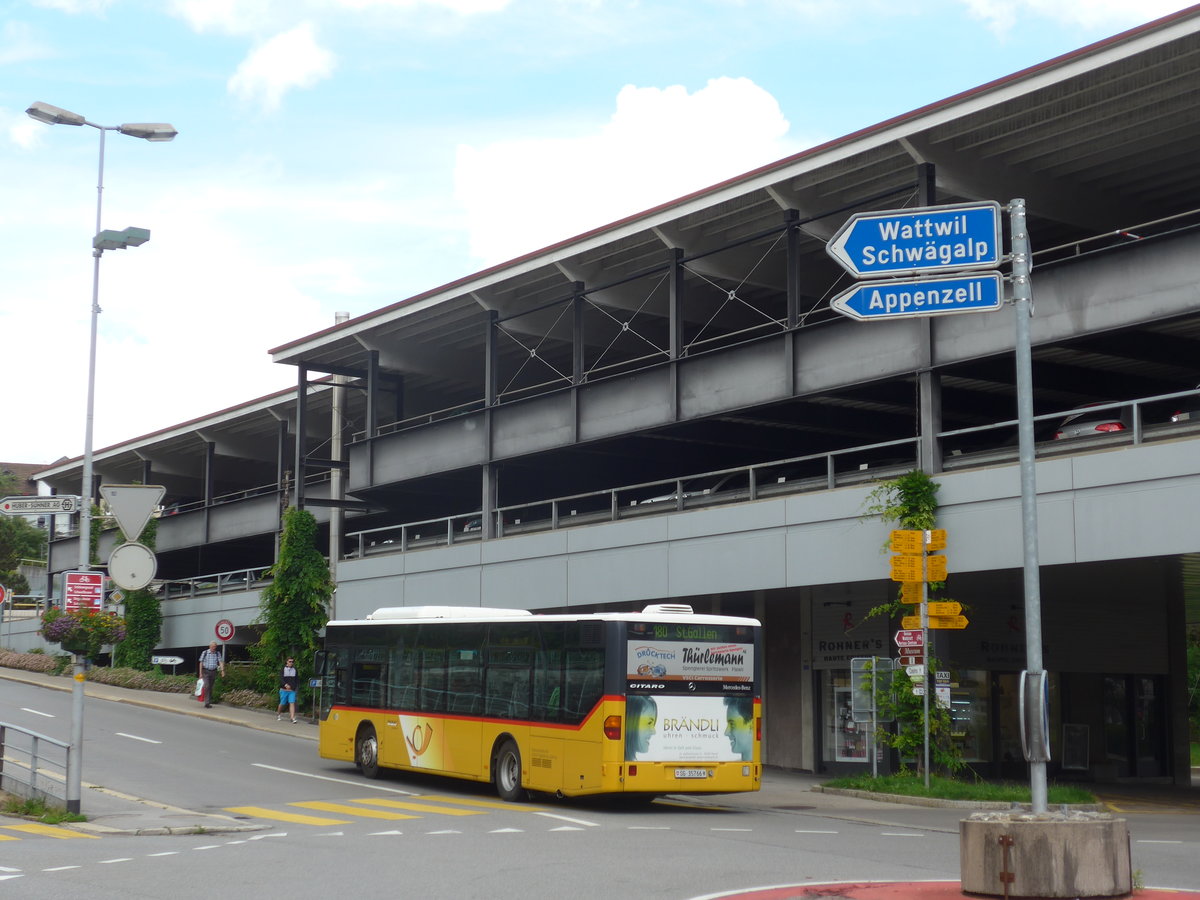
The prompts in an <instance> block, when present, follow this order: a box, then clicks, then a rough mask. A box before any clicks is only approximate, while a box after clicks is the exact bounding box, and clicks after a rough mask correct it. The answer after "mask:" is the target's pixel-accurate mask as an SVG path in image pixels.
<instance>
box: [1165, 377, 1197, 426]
mask: <svg viewBox="0 0 1200 900" xmlns="http://www.w3.org/2000/svg"><path fill="white" fill-rule="evenodd" d="M1196 390H1200V384H1198V385H1196ZM1178 403H1179V405H1178V407H1177V408H1176V409H1175V412H1173V413H1172V414H1171V421H1172V422H1200V394H1193V395H1192V396H1190V397H1181V398H1180V399H1179V401H1178Z"/></svg>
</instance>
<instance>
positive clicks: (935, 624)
mask: <svg viewBox="0 0 1200 900" xmlns="http://www.w3.org/2000/svg"><path fill="white" fill-rule="evenodd" d="M969 624H970V621H969V620H968V619H967V617H966V616H930V617H929V627H930V628H941V629H951V630H955V631H957V630H960V629H963V628H966V627H967V625H969Z"/></svg>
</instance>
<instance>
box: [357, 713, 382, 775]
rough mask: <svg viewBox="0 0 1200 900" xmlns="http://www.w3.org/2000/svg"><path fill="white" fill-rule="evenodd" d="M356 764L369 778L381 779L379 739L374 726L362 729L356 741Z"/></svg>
mask: <svg viewBox="0 0 1200 900" xmlns="http://www.w3.org/2000/svg"><path fill="white" fill-rule="evenodd" d="M354 764H355V765H356V766H358V770H359V771H360V772H362V773H363V774H364V775H366V776H367V777H368V778H378V777H379V738H378V737H376V736H375V727H374V726H373V725H366V726H364V727H363V728H360V729H359V731H358V737H356V738H355V739H354Z"/></svg>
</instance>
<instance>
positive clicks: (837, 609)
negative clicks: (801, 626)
mask: <svg viewBox="0 0 1200 900" xmlns="http://www.w3.org/2000/svg"><path fill="white" fill-rule="evenodd" d="M882 602H883V600H882V599H881V598H879V597H874V598H866V597H855V598H846V599H838V600H820V599H816V600H814V601H813V605H812V610H813V612H812V616H813V631H812V648H813V649H812V659H813V666H814V667H815V668H818V669H848V668H850V660H852V659H853V658H854V657H856V656H890V655H891V653H892V645H891V635H890V634H889V633H888V631H887V616H872V617H871V618H869V619H868V618H867V617H866V616H867V613H869V612H870V611H871V609H872V608H873V607H875V606H878V605H879V604H880V603H882Z"/></svg>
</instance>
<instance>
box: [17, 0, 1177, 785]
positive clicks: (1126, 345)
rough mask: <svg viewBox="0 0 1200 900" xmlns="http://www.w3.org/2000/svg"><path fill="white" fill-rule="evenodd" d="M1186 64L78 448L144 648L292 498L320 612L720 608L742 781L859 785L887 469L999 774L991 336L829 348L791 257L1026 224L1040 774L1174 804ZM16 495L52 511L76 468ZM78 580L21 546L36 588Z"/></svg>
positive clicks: (864, 140)
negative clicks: (929, 538)
mask: <svg viewBox="0 0 1200 900" xmlns="http://www.w3.org/2000/svg"><path fill="white" fill-rule="evenodd" d="M1198 62H1200V13H1197V12H1196V11H1190V12H1187V13H1181V14H1178V15H1175V16H1172V17H1169V18H1167V19H1164V20H1160V21H1159V22H1157V23H1154V24H1152V25H1150V26H1147V27H1144V28H1141V29H1137V30H1135V31H1132V32H1128V33H1126V34H1123V35H1120V36H1118V37H1116V38H1114V39H1111V40H1109V41H1105V42H1103V43H1101V44H1097V45H1093V46H1091V47H1087V48H1084V49H1083V50H1081V51H1078V52H1076V53H1073V54H1070V55H1068V56H1065V57H1062V58H1059V59H1056V60H1053V61H1050V62H1048V63H1045V64H1043V65H1041V66H1037V67H1035V68H1033V69H1030V70H1027V71H1024V72H1020V73H1017V74H1016V75H1013V76H1011V77H1009V78H1006V79H1002V80H1000V81H997V82H993V83H991V84H988V85H984V86H982V87H980V88H978V89H976V90H973V91H969V92H967V93H965V94H961V95H958V96H955V97H952V98H949V99H948V100H945V101H943V102H941V103H938V104H935V105H933V106H930V107H926V108H923V109H920V110H917V111H915V112H913V113H910V114H908V115H905V116H901V117H898V118H896V119H892V120H889V121H887V122H883V123H881V124H879V125H877V126H875V127H873V128H869V129H866V130H864V131H861V132H858V133H856V134H853V135H849V136H847V137H845V138H842V139H840V140H837V141H833V142H830V143H828V144H824V145H822V146H819V147H816V148H813V149H811V150H809V151H806V152H804V153H801V154H799V155H797V156H794V157H791V158H788V159H785V160H781V161H780V162H778V163H775V164H773V165H770V166H766V167H763V168H762V169H759V170H756V171H754V172H750V173H747V174H746V175H744V176H741V177H739V178H736V179H733V180H731V181H729V182H726V183H724V184H721V185H717V186H715V187H713V188H711V189H709V190H706V191H703V192H700V193H697V194H694V195H691V196H688V197H683V198H680V199H678V200H676V201H674V202H672V203H669V204H666V205H664V206H661V207H658V208H656V209H652V210H649V211H647V212H645V213H642V214H640V215H637V216H634V217H631V218H629V219H626V220H623V221H621V222H617V223H614V224H613V225H610V226H608V227H606V228H603V229H599V230H597V231H594V232H590V233H588V234H584V235H580V236H578V237H574V238H571V239H569V240H565V241H563V242H561V243H559V244H556V245H554V246H552V247H548V248H546V249H543V250H540V251H537V252H535V253H531V254H529V255H527V256H524V257H522V258H520V259H517V260H514V261H512V262H510V263H506V264H504V265H501V266H497V267H495V268H492V269H489V270H487V271H484V272H480V273H476V274H474V275H470V276H467V277H464V278H463V279H461V280H459V281H456V282H454V283H452V284H449V285H446V286H443V287H441V288H438V289H436V290H432V291H429V292H427V293H425V294H422V295H419V296H416V297H412V298H409V299H407V300H404V301H401V302H399V303H396V304H394V305H393V306H390V307H387V308H384V309H380V310H377V311H374V312H371V313H369V314H367V315H363V316H359V317H357V318H353V319H350V320H349V321H346V322H343V323H339V324H337V325H335V326H334V327H331V328H330V329H328V330H326V331H324V332H321V333H318V334H315V335H311V336H308V337H305V338H302V339H299V340H295V341H291V342H289V343H286V344H283V345H281V346H279V347H277V348H275V349H274V350H273V351H272V352H273V355H274V358H275V360H276V361H277V362H279V363H282V364H285V365H292V366H295V367H296V369H297V373H298V376H297V387H296V389H295V390H293V391H289V392H285V393H283V394H280V395H275V396H272V397H266V398H261V399H259V400H256V401H253V402H250V403H247V404H245V405H243V406H240V407H237V408H234V409H230V410H224V411H221V412H218V413H214V414H213V415H211V416H209V417H206V418H204V419H203V420H199V421H194V422H188V423H183V424H181V425H179V426H177V427H175V428H172V429H167V430H165V431H162V432H159V433H155V434H151V435H146V436H143V437H139V438H134V439H131V440H129V441H127V442H125V443H122V444H120V445H117V446H114V447H110V448H106V449H103V450H101V451H99V452H98V453H97V454H96V468H97V472H98V474H99V476H100V480H102V481H107V482H114V483H125V482H130V481H142V482H153V483H160V484H163V485H165V486H166V487H167V489H168V497H167V504H168V505H167V507H166V508H165V509H164V515H163V516H162V518H161V519H160V521H159V530H158V545H157V549H158V556H159V575H160V577H161V579H162V584H161V587H160V591H161V596H162V597H163V606H164V613H165V614H166V617H167V618H166V623H165V626H164V628H165V632H164V646H165V647H171V648H174V649H184V650H188V649H190V648H193V647H196V646H199V645H202V644H205V643H207V641H208V640H209V639H210V637H211V635H212V629H213V625H214V623H215V622H216V621H217V620H218V619H221V618H229V619H231V620H232V621H234V622H235V623H236V624H237V625H238V626H239V629H240V630H239V634H238V636H237V638H235V644H237V643H240V642H242V641H244V640H248V639H251V638H250V637H249V635H252V629H250V628H249V627H248V626H250V624H251V623H252V621H253V619H254V618H255V616H256V613H257V596H258V594H257V588H258V587H259V586H261V584H262V580H261V579H262V577H263V574H264V569H265V568H266V567H268V566H269V565H270V564H271V562H272V561H273V559H274V551H275V543H276V537H277V532H278V527H279V513H280V510H281V508H282V507H283V506H284V505H285V504H286V503H289V502H291V503H295V504H298V505H301V506H304V507H307V508H309V509H311V510H312V511H313V512H314V513H315V514H316V515H317V516H318V519H319V520H320V521H321V522H322V523H323V526H324V527H325V529H326V530H327V532H328V534H329V536H330V542H331V543H330V546H331V562H332V563H333V564H334V565H335V567H336V576H337V584H338V591H337V595H336V614H337V616H338V617H339V618H354V617H360V616H363V615H365V614H366V613H368V612H370V611H371V610H373V609H375V608H376V607H380V606H398V605H416V604H426V603H438V604H461V605H486V606H492V607H495V606H516V607H525V608H534V609H541V610H561V609H572V610H588V611H591V610H613V609H628V608H636V607H639V606H641V605H643V604H645V603H646V602H650V601H662V600H667V599H670V600H675V601H681V602H689V603H691V604H692V605H694V606H696V607H698V608H702V609H705V610H713V611H719V612H723V613H735V614H750V615H755V616H757V617H758V618H760V619H761V620H762V621H763V622H764V624H765V635H766V655H767V658H766V691H765V699H766V710H767V722H768V725H767V731H766V734H765V748H766V751H765V752H766V759H765V762H767V763H768V764H773V765H780V766H789V767H796V768H802V769H809V770H818V771H830V770H836V769H839V768H843V767H856V766H864V765H868V764H869V758H868V750H867V744H866V742H865V741H864V740H863V737H862V735H861V734H860V732H859V731H858V727H857V725H856V723H854V722H853V721H852V720H851V719H850V718H849V717H848V716H846V715H844V712H845V701H846V699H847V697H848V691H849V688H850V675H849V670H850V660H851V659H852V658H853V657H857V656H878V655H894V648H893V647H892V641H891V636H892V632H893V631H894V630H895V628H896V625H897V623H896V622H895V621H891V622H889V621H886V620H885V618H884V617H879V616H875V617H869V616H868V613H869V612H870V611H871V610H872V609H874V608H875V607H877V606H879V605H881V604H883V603H885V602H886V601H887V600H888V599H890V598H891V597H892V596H893V595H894V587H893V584H892V582H891V581H890V580H889V578H888V568H887V560H886V558H885V556H884V555H883V553H882V552H881V550H880V548H881V546H882V545H883V543H884V541H885V539H886V532H887V527H888V526H887V525H885V524H884V523H881V522H878V521H873V520H864V519H863V513H864V511H865V508H866V506H867V501H868V494H869V492H870V490H871V487H872V485H873V484H874V482H875V479H878V478H881V477H886V476H888V475H892V474H897V473H901V472H904V471H907V470H909V469H912V468H913V467H920V468H923V469H924V470H925V471H927V472H929V473H931V474H932V475H934V477H935V478H936V480H937V481H938V483H939V484H940V490H939V495H938V497H939V501H940V504H941V507H940V511H939V524H940V525H941V526H942V527H945V528H946V529H947V531H948V533H949V545H948V549H947V556H948V558H949V569H950V577H949V582H948V593H949V594H950V595H951V596H952V597H953V598H954V599H955V600H958V601H959V602H961V603H962V604H963V606H964V607H965V608H966V610H967V615H968V618H969V619H970V625H969V626H968V627H967V628H966V629H964V630H961V631H955V632H949V633H946V634H945V635H944V636H943V637H941V638H940V639H939V640H941V642H942V643H941V646H940V647H939V655H940V656H941V657H942V658H943V659H945V660H947V661H948V662H949V664H950V667H951V668H952V671H953V680H954V686H953V689H952V703H953V711H954V716H955V722H956V735H957V739H958V740H959V741H960V742H961V744H962V746H963V749H964V752H965V754H966V756H967V758H968V759H969V760H970V761H971V764H972V765H973V766H974V767H975V768H976V769H978V770H979V771H981V772H984V773H988V774H997V775H1019V774H1021V773H1022V771H1023V763H1022V758H1021V752H1020V750H1019V739H1018V736H1017V726H1016V719H1017V712H1016V698H1015V683H1016V673H1017V672H1018V671H1019V670H1020V669H1021V668H1022V667H1023V664H1024V619H1023V607H1022V578H1021V564H1022V556H1021V544H1022V531H1021V528H1022V518H1021V511H1020V503H1019V495H1020V485H1019V480H1018V467H1017V465H1016V456H1017V449H1016V438H1015V431H1016V429H1015V419H1016V387H1015V383H1016V382H1015V374H1014V373H1015V367H1014V360H1013V351H1014V318H1013V311H1012V308H1011V307H1008V306H1006V307H1004V308H1002V309H1001V310H999V311H995V312H985V313H969V314H963V315H954V316H940V317H919V318H912V319H903V320H888V321H881V322H860V321H855V320H852V319H850V318H847V317H844V316H841V315H839V314H838V313H837V312H835V311H833V310H831V308H830V299H831V298H832V297H834V296H835V295H836V294H838V292H839V291H841V290H842V289H844V288H846V287H847V286H848V284H849V276H847V275H845V274H844V273H843V272H841V270H840V269H839V268H838V267H837V266H836V265H835V264H834V262H833V261H832V260H831V259H830V257H829V255H828V253H827V252H826V242H827V241H828V239H829V238H830V236H831V235H832V234H833V233H834V232H835V231H836V230H837V229H838V227H839V226H840V225H841V224H842V223H843V222H844V221H845V220H846V219H847V217H848V216H849V215H850V214H852V213H854V212H861V211H868V210H884V209H901V208H912V207H923V206H930V205H939V204H950V203H962V202H968V201H984V200H993V201H998V202H999V203H1001V204H1002V205H1005V206H1007V204H1008V203H1009V201H1010V200H1012V199H1015V198H1021V199H1023V200H1024V201H1025V203H1026V204H1027V207H1028V212H1029V226H1030V227H1029V233H1030V236H1031V240H1032V242H1033V250H1034V254H1033V260H1032V262H1033V275H1032V286H1033V298H1034V317H1033V319H1032V325H1031V327H1032V339H1033V359H1034V362H1033V377H1034V407H1035V413H1036V414H1037V437H1038V439H1039V443H1038V459H1039V462H1038V465H1037V467H1036V477H1037V488H1038V509H1039V522H1040V527H1039V530H1040V557H1041V563H1042V573H1041V583H1042V603H1043V619H1044V621H1043V632H1044V643H1045V663H1046V667H1047V669H1049V670H1050V671H1051V673H1052V679H1051V687H1052V715H1053V723H1052V725H1053V729H1052V731H1053V744H1052V749H1053V756H1054V761H1053V762H1052V763H1051V773H1052V774H1057V775H1060V776H1062V777H1079V778H1092V779H1111V778H1118V777H1138V778H1148V777H1155V778H1174V779H1178V780H1185V779H1186V778H1187V776H1188V763H1187V717H1186V704H1187V693H1186V685H1185V679H1184V674H1185V670H1186V663H1185V658H1184V657H1185V652H1186V638H1185V633H1186V630H1187V627H1188V626H1189V625H1192V626H1193V627H1194V626H1195V624H1196V623H1197V622H1200V612H1198V609H1197V599H1196V597H1197V595H1196V590H1197V588H1196V580H1195V579H1196V573H1197V571H1198V569H1197V559H1200V557H1198V556H1197V552H1198V551H1200V534H1198V532H1197V526H1196V517H1195V513H1194V510H1195V509H1196V508H1197V506H1198V503H1197V501H1198V500H1200V453H1198V448H1200V443H1198V442H1197V430H1196V429H1197V427H1198V425H1197V416H1200V412H1198V410H1200V393H1198V391H1197V388H1198V386H1200V287H1198V286H1197V285H1198V282H1200V279H1198V277H1197V276H1198V274H1200V267H1198V265H1197V263H1196V259H1197V258H1198V254H1197V251H1198V250H1200V229H1198V226H1200V171H1198V169H1197V167H1196V165H1195V160H1196V159H1198V158H1200V131H1198V130H1197V129H1196V127H1195V103H1194V98H1195V96H1196V95H1197V91H1198V90H1200V65H1198ZM1006 271H1007V269H1006ZM1084 407H1086V409H1083V408H1084ZM1081 410H1082V411H1081ZM1068 419H1070V420H1071V421H1067V420H1068ZM40 477H41V478H43V479H44V480H46V481H47V482H49V483H50V484H51V485H53V486H54V487H56V488H58V489H60V490H61V491H63V492H76V491H77V490H78V485H79V483H80V465H79V461H78V460H72V461H69V462H66V463H64V464H61V465H56V466H54V467H52V468H51V469H49V470H47V471H45V472H43V473H41V475H40ZM102 555H103V554H102ZM76 559H78V551H77V549H76V540H75V539H74V538H71V539H65V540H60V541H56V542H55V543H54V545H53V547H52V556H51V564H50V565H51V569H52V571H54V572H60V571H65V570H68V569H70V568H71V567H72V562H73V561H74V560H76ZM14 640H16V641H18V642H19V641H21V640H25V641H27V642H28V643H31V644H32V643H34V642H36V640H37V639H36V638H35V637H34V636H33V632H32V629H30V630H28V631H26V632H21V631H20V629H19V628H18V629H17V633H16V635H15V637H14Z"/></svg>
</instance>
